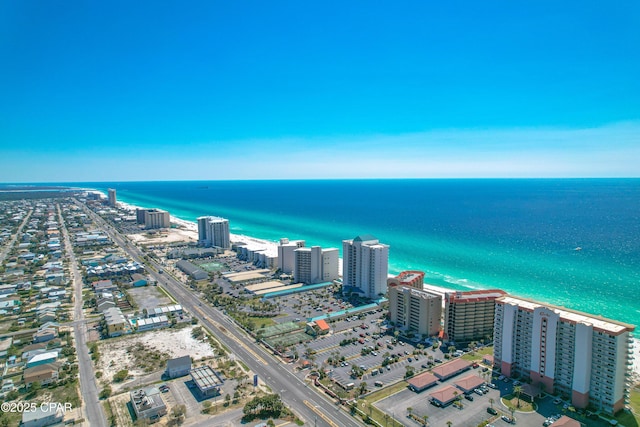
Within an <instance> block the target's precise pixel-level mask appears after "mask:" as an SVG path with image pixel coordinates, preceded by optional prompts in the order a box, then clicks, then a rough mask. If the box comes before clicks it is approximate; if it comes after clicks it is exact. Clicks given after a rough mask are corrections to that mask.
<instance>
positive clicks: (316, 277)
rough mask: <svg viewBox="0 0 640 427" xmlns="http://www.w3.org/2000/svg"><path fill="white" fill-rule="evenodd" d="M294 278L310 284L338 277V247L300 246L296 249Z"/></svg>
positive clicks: (329, 280)
mask: <svg viewBox="0 0 640 427" xmlns="http://www.w3.org/2000/svg"><path fill="white" fill-rule="evenodd" d="M293 252H294V269H293V278H294V280H295V281H296V282H301V283H305V284H308V285H312V284H316V283H324V282H331V281H333V280H336V279H338V259H339V253H338V249H336V248H330V249H322V248H321V247H320V246H313V247H310V248H298V249H295V250H294V251H293Z"/></svg>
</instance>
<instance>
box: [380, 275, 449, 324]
mask: <svg viewBox="0 0 640 427" xmlns="http://www.w3.org/2000/svg"><path fill="white" fill-rule="evenodd" d="M388 296H389V315H390V320H391V322H393V324H394V325H395V326H396V328H398V329H400V330H404V331H413V332H414V333H416V334H419V335H427V336H434V335H437V334H438V333H439V332H440V318H441V316H442V296H441V295H438V294H434V293H431V292H428V291H424V290H422V289H416V288H414V287H411V286H405V285H397V284H390V285H389V288H388Z"/></svg>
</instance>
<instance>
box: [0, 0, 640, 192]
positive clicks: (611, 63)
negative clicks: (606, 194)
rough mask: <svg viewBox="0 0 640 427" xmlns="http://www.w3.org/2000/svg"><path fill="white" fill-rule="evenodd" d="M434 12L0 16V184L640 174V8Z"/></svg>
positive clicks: (408, 7)
mask: <svg viewBox="0 0 640 427" xmlns="http://www.w3.org/2000/svg"><path fill="white" fill-rule="evenodd" d="M345 3H348V4H345ZM434 3H436V2H424V1H416V2H403V3H401V4H396V2H393V3H392V2H329V1H327V2H315V3H311V2H277V1H275V2H257V1H256V2H217V1H207V2H189V3H188V4H185V2H143V1H138V2H115V1H114V2H74V1H69V2H63V3H60V2H46V1H39V2H34V1H14V2H2V3H0V58H2V59H1V60H0V61H1V63H2V64H1V66H0V94H1V95H0V144H1V151H0V182H61V181H72V182H73V181H114V180H116V181H117V180H180V179H262V178H264V179H274V178H275V179H281V178H375V177H385V178H386V177H399V178H400V177H563V176H567V177H588V176H594V177H599V176H636V177H637V176H640V79H639V78H638V76H640V4H639V3H638V2H636V1H624V0H623V1H616V2H607V3H606V4H605V2H596V1H588V2H584V1H575V2H574V1H566V2H552V1H549V2H545V1H536V2H530V3H534V4H528V5H523V4H517V3H519V2H510V1H504V2H437V3H443V4H434Z"/></svg>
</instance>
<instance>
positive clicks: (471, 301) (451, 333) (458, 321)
mask: <svg viewBox="0 0 640 427" xmlns="http://www.w3.org/2000/svg"><path fill="white" fill-rule="evenodd" d="M505 295H506V292H504V291H501V290H499V289H489V290H479V291H466V292H462V291H456V292H447V293H446V294H445V297H444V333H445V338H446V339H447V340H449V341H453V342H455V343H456V344H458V345H466V344H468V343H470V342H472V341H476V342H481V341H483V342H490V341H491V340H492V339H493V320H494V319H493V317H494V313H495V301H496V299H497V298H500V297H503V296H505Z"/></svg>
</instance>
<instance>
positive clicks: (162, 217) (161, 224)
mask: <svg viewBox="0 0 640 427" xmlns="http://www.w3.org/2000/svg"><path fill="white" fill-rule="evenodd" d="M169 227H171V215H169V212H167V211H163V210H160V209H146V210H145V212H144V228H146V229H153V228H169Z"/></svg>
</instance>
